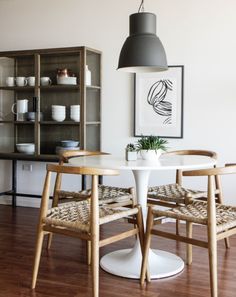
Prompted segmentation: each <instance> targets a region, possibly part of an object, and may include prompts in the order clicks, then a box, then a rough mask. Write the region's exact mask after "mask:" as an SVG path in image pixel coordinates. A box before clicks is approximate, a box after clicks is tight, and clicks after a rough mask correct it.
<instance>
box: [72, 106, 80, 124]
mask: <svg viewBox="0 0 236 297" xmlns="http://www.w3.org/2000/svg"><path fill="white" fill-rule="evenodd" d="M70 118H71V120H73V121H75V122H80V105H71V106H70Z"/></svg>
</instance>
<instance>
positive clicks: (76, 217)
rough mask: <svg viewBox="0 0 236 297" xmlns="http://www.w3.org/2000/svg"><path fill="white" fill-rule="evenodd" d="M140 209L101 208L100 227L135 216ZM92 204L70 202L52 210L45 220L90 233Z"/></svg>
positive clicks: (51, 223)
mask: <svg viewBox="0 0 236 297" xmlns="http://www.w3.org/2000/svg"><path fill="white" fill-rule="evenodd" d="M137 213H138V208H137V207H135V208H125V207H119V208H109V207H105V206H101V207H100V208H99V218H100V219H99V225H102V224H105V223H108V222H112V221H114V220H118V219H120V218H123V217H126V216H130V215H135V214H137ZM89 222H90V202H89V201H88V200H84V201H79V202H68V203H64V204H61V205H60V206H58V207H54V208H51V209H50V210H49V211H48V213H47V216H46V217H45V218H44V219H43V223H44V224H46V225H53V226H57V227H62V228H67V229H70V230H73V231H78V232H87V233H88V232H89V231H90V223H89Z"/></svg>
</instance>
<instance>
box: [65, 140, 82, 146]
mask: <svg viewBox="0 0 236 297" xmlns="http://www.w3.org/2000/svg"><path fill="white" fill-rule="evenodd" d="M60 143H61V146H62V147H77V146H78V145H79V141H75V140H62V141H61V142H60Z"/></svg>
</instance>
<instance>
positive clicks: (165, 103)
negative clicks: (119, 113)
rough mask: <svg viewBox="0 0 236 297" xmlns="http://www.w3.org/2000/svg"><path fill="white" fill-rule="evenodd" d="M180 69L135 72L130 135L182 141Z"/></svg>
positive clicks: (176, 66) (182, 68)
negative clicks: (132, 117)
mask: <svg viewBox="0 0 236 297" xmlns="http://www.w3.org/2000/svg"><path fill="white" fill-rule="evenodd" d="M183 110H184V66H183V65H171V66H168V70H167V71H163V72H152V73H136V74H135V77H134V136H136V137H140V136H148V135H156V136H159V137H162V138H183Z"/></svg>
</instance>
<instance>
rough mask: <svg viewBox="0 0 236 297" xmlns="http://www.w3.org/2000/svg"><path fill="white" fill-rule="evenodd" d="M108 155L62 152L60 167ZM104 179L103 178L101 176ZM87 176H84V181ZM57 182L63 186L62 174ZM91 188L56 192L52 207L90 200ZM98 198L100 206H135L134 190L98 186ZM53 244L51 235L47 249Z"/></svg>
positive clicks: (88, 250)
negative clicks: (71, 161) (81, 158)
mask: <svg viewBox="0 0 236 297" xmlns="http://www.w3.org/2000/svg"><path fill="white" fill-rule="evenodd" d="M100 155H108V153H104V152H99V151H87V150H75V151H70V150H68V151H62V152H61V153H60V155H59V165H63V164H66V163H68V162H69V159H71V158H75V157H89V156H100ZM100 177H102V176H100ZM83 178H85V176H82V180H83ZM56 179H57V182H58V183H60V184H61V174H60V173H58V174H57V176H56ZM90 196H91V188H89V189H82V190H79V191H68V190H67V191H65V190H58V189H55V190H54V194H53V201H52V207H56V206H58V204H61V203H66V202H70V201H82V200H86V199H88V198H90ZM98 197H99V205H100V206H104V205H109V207H117V206H127V205H132V206H133V205H135V204H136V201H135V194H134V188H133V187H130V188H120V187H114V186H108V185H102V184H99V185H98ZM51 243H52V234H51V233H49V235H48V241H47V248H48V249H50V247H51ZM87 255H88V257H87V258H88V259H87V260H88V264H90V262H91V261H90V258H91V257H90V255H91V252H90V244H89V243H88V246H87Z"/></svg>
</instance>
